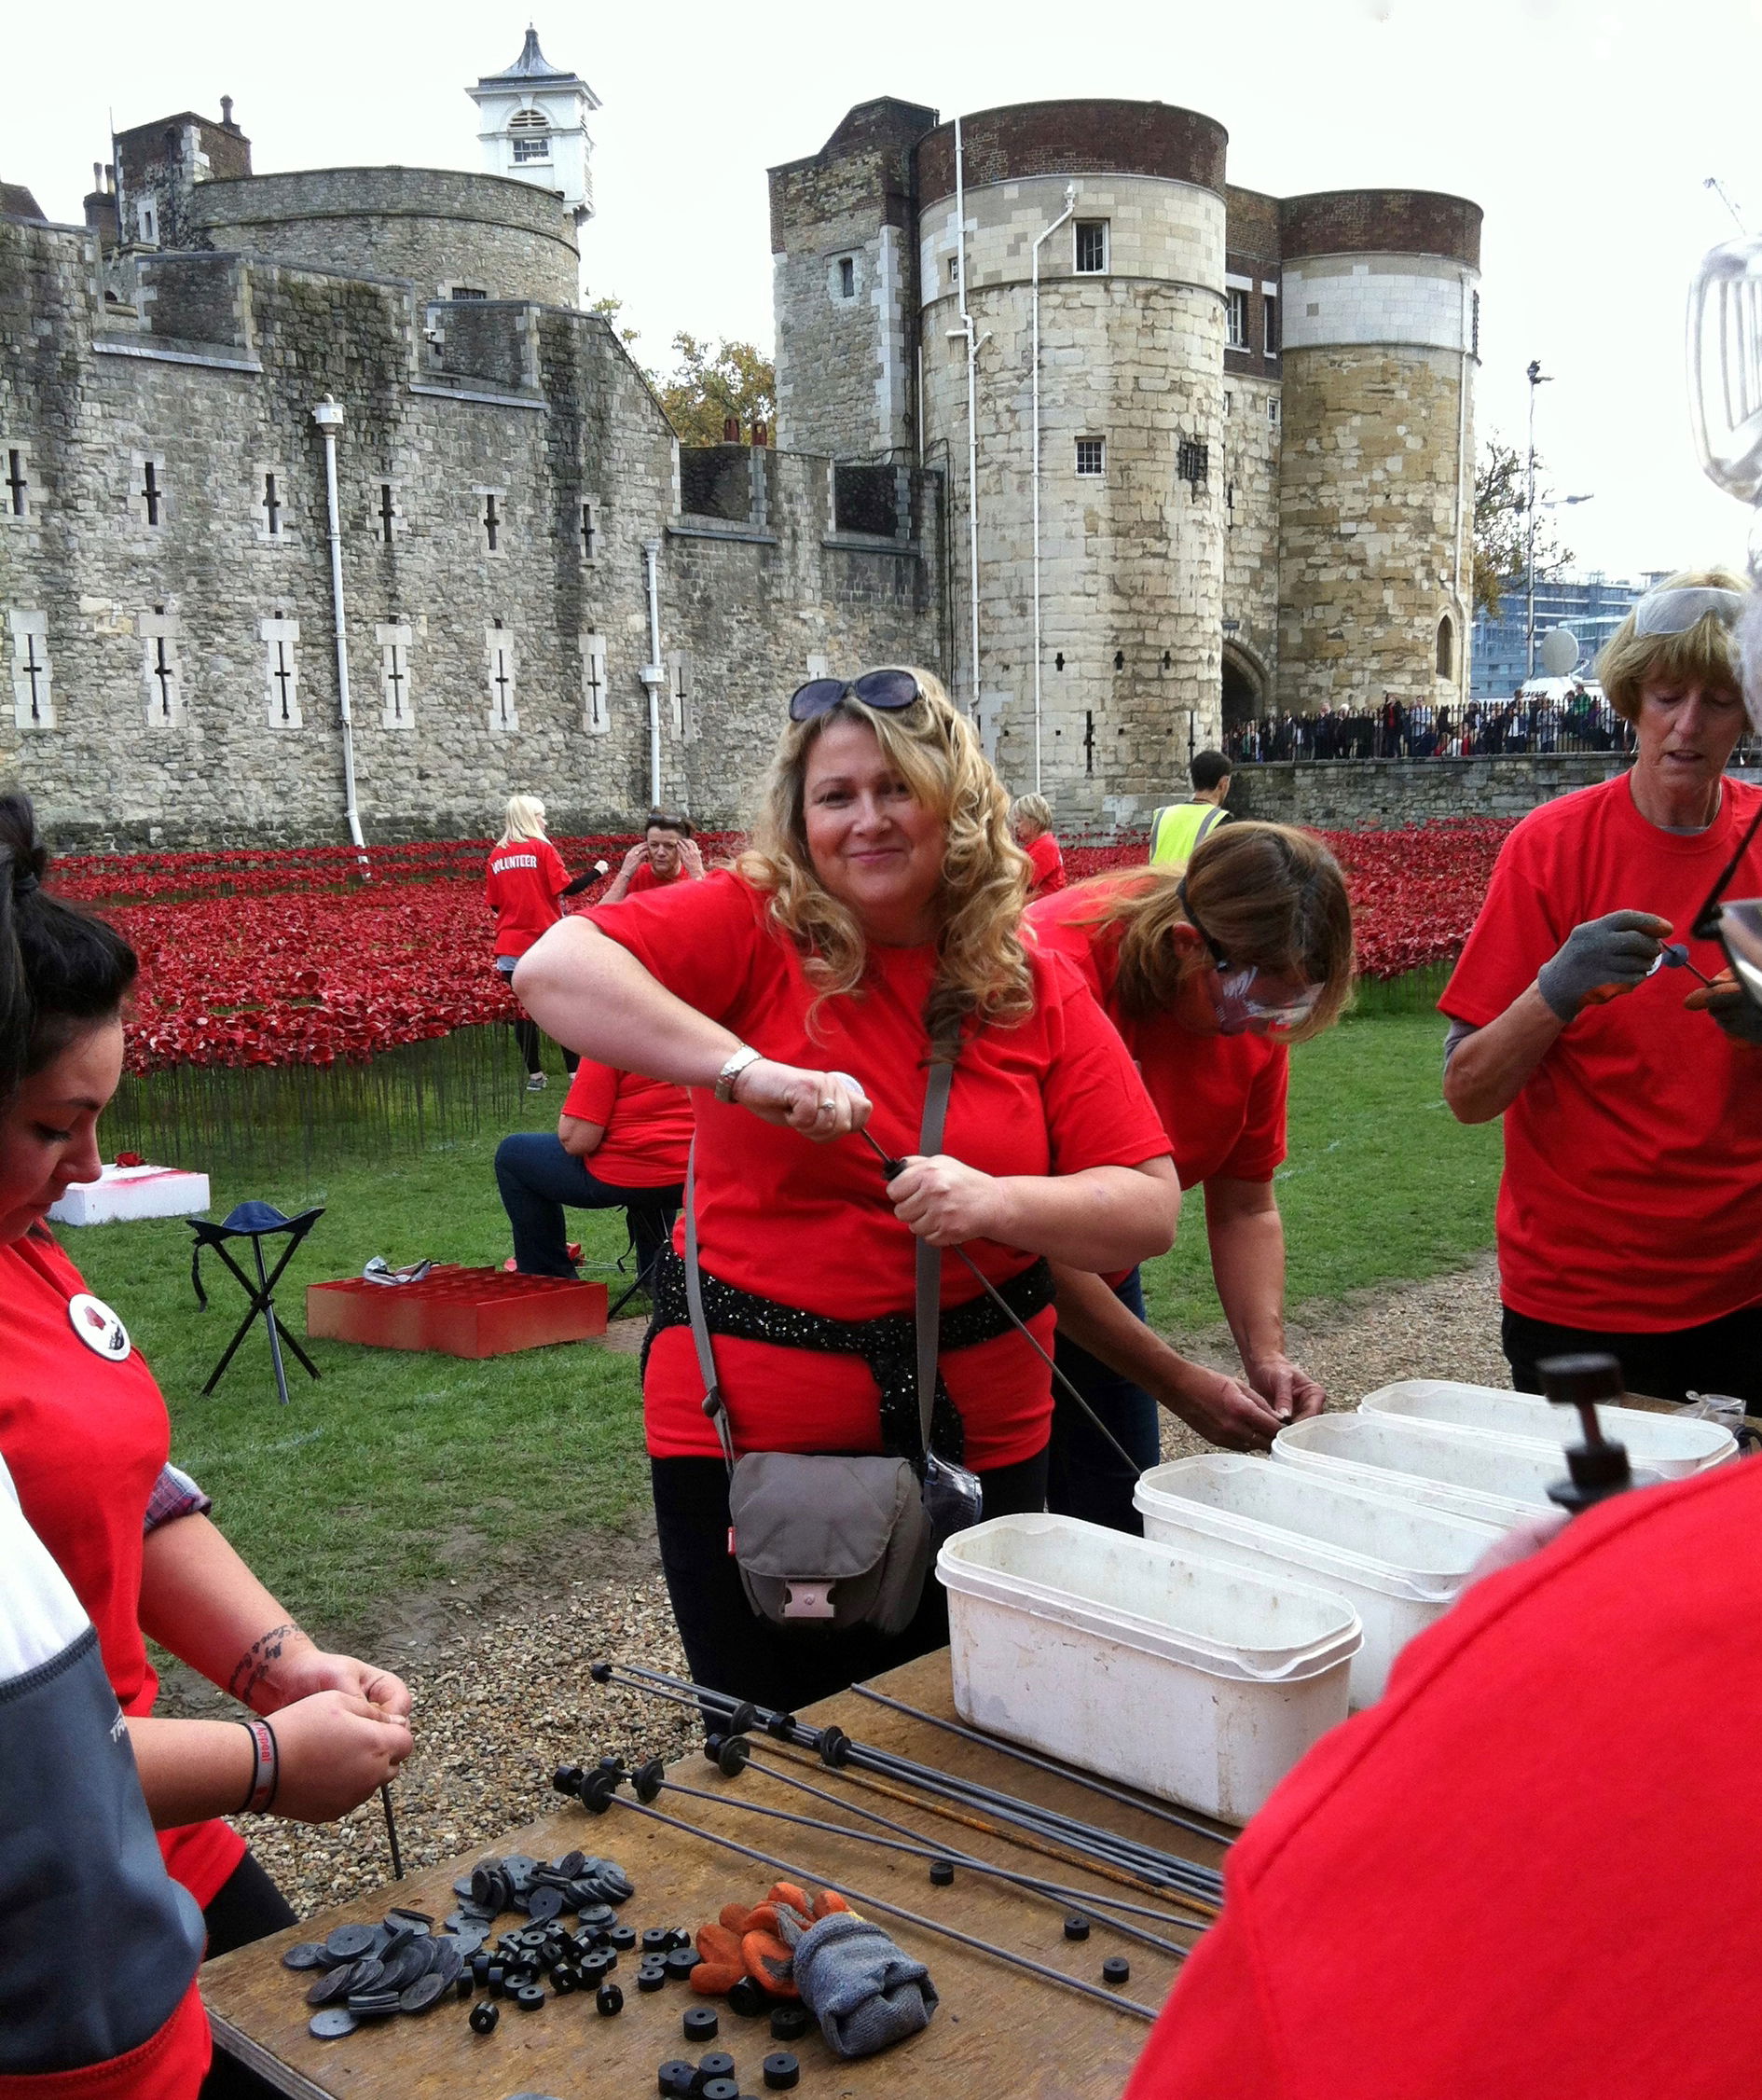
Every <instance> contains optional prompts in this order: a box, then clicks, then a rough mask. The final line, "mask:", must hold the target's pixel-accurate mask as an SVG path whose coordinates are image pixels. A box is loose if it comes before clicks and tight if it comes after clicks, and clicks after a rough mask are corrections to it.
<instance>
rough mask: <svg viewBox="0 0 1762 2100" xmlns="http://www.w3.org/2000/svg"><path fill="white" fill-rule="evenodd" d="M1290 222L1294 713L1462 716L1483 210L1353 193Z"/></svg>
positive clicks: (1287, 659) (1284, 638)
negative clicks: (1433, 708)
mask: <svg viewBox="0 0 1762 2100" xmlns="http://www.w3.org/2000/svg"><path fill="white" fill-rule="evenodd" d="M1280 215H1281V244H1282V248H1283V256H1284V274H1283V283H1284V297H1283V299H1282V300H1281V302H1280V303H1281V306H1282V308H1283V344H1282V358H1281V362H1282V364H1283V367H1284V389H1283V394H1284V399H1283V404H1282V411H1281V412H1282V415H1283V421H1284V430H1283V435H1282V443H1281V447H1280V460H1279V495H1280V504H1279V511H1280V532H1279V649H1278V657H1279V662H1278V693H1279V698H1280V701H1281V703H1282V704H1283V705H1285V706H1287V707H1289V708H1292V709H1295V710H1297V711H1299V712H1313V711H1314V710H1315V709H1316V708H1317V707H1319V706H1320V705H1321V703H1322V702H1323V701H1324V700H1326V701H1328V702H1329V703H1330V704H1331V705H1333V706H1336V707H1340V706H1375V705H1377V704H1379V703H1380V702H1381V700H1382V698H1383V695H1384V694H1385V693H1391V694H1393V695H1394V696H1395V698H1397V699H1398V700H1400V701H1402V702H1404V703H1407V704H1409V705H1411V704H1413V703H1415V702H1425V703H1432V702H1440V701H1441V702H1448V703H1454V702H1459V701H1461V700H1464V699H1466V698H1467V694H1468V663H1467V636H1468V622H1469V617H1470V601H1471V598H1472V594H1473V587H1472V581H1471V573H1472V561H1473V554H1472V532H1473V522H1474V406H1473V393H1474V367H1475V365H1476V363H1477V361H1478V338H1479V332H1480V321H1479V311H1480V295H1479V292H1478V291H1477V289H1476V287H1477V285H1478V284H1479V283H1480V206H1479V205H1477V204H1471V203H1469V202H1468V201H1467V200H1466V199H1464V198H1460V197H1441V196H1437V195H1434V194H1433V193H1431V192H1429V191H1425V190H1409V189H1369V190H1335V191H1329V192H1327V193H1325V194H1322V195H1319V196H1312V197H1292V198H1287V199H1286V200H1285V201H1284V203H1283V205H1282V206H1281V214H1280Z"/></svg>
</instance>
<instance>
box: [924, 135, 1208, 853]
mask: <svg viewBox="0 0 1762 2100" xmlns="http://www.w3.org/2000/svg"><path fill="white" fill-rule="evenodd" d="M1225 145H1226V133H1225V131H1224V129H1223V127H1222V126H1221V125H1220V124H1218V123H1215V122H1213V120H1212V119H1211V118H1210V117H1203V116H1200V115H1198V114H1197V113H1195V112H1194V111H1191V110H1186V109H1177V108H1173V107H1170V106H1167V105H1165V104H1161V103H1132V102H1101V101H1096V102H1060V103H1029V104H1019V105H1017V106H1015V107H1012V108H1006V109H995V110H985V111H983V112H981V113H980V114H979V115H977V116H974V117H967V118H965V119H964V120H963V122H962V125H961V149H962V174H963V176H964V185H963V187H964V192H965V215H966V228H965V240H966V256H965V266H966V284H967V307H968V311H969V312H970V315H971V318H972V325H973V331H974V336H975V339H976V340H977V343H978V345H979V348H978V352H977V376H976V383H975V389H974V391H975V394H976V397H977V405H978V412H977V416H976V419H975V420H976V423H977V453H978V477H977V479H978V488H977V501H978V511H979V533H978V541H979V592H978V596H979V621H978V625H979V651H978V665H977V675H976V677H975V674H974V665H973V661H972V649H971V643H970V628H971V620H970V614H971V605H970V595H969V591H970V568H969V535H968V504H969V502H970V497H971V494H972V490H970V476H969V471H968V457H969V448H968V416H967V399H968V373H967V347H966V342H965V339H964V336H963V334H962V332H961V330H960V324H959V313H958V310H959V303H960V302H959V297H958V288H959V261H960V256H959V240H960V228H959V227H958V226H957V214H956V199H955V191H956V166H955V135H954V128H953V126H952V125H943V127H942V128H941V129H940V130H938V131H934V132H932V133H931V134H930V136H929V138H927V139H926V140H925V141H924V142H923V144H922V145H921V146H920V147H919V149H918V156H917V160H918V188H919V194H920V197H921V200H922V203H921V207H920V213H919V227H920V237H921V254H920V263H919V274H920V278H921V283H922V293H923V302H924V303H923V367H924V426H925V440H926V454H925V457H926V463H927V464H930V465H935V466H940V467H943V469H944V471H945V472H946V475H947V486H948V489H949V506H948V517H949V538H950V542H951V546H952V549H953V552H954V560H953V564H952V569H953V574H952V578H951V582H952V589H951V593H950V606H949V611H950V622H949V624H950V628H951V630H952V638H953V650H952V654H953V656H954V661H955V667H956V674H957V690H958V691H959V693H960V695H961V697H962V698H963V699H965V700H967V701H968V702H969V703H971V702H972V701H973V699H974V698H975V696H976V698H977V705H978V712H979V717H980V725H981V728H982V730H983V732H984V737H985V740H986V742H987V743H988V744H989V745H990V747H991V748H992V750H993V751H994V753H995V754H996V758H997V763H998V767H1000V769H1001V770H1002V772H1003V774H1004V777H1005V778H1006V779H1007V780H1008V781H1010V782H1011V784H1012V786H1016V787H1021V788H1026V787H1032V786H1034V785H1035V783H1036V780H1037V777H1038V778H1039V781H1041V783H1042V784H1043V786H1044V787H1045V789H1046V791H1047V792H1048V793H1049V794H1053V796H1054V797H1055V804H1056V810H1057V815H1058V819H1059V822H1061V823H1072V822H1097V821H1104V820H1106V819H1107V818H1109V817H1112V816H1123V815H1126V814H1128V813H1129V812H1130V811H1131V810H1132V809H1133V808H1135V807H1137V808H1142V807H1143V805H1144V803H1145V802H1146V801H1148V800H1151V799H1156V798H1161V797H1165V796H1166V794H1167V793H1168V791H1169V789H1170V787H1171V785H1172V784H1173V783H1174V782H1175V781H1177V780H1178V779H1179V778H1180V777H1181V772H1182V768H1183V767H1184V766H1185V763H1186V760H1187V757H1188V755H1189V753H1190V750H1191V746H1192V743H1193V742H1194V741H1199V742H1210V741H1213V740H1215V739H1216V737H1217V735H1218V703H1219V690H1220V677H1221V661H1220V645H1221V639H1222V554H1223V516H1224V503H1223V490H1222V488H1221V486H1220V477H1219V476H1218V472H1217V470H1216V469H1217V462H1218V453H1219V439H1220V418H1221V412H1222V387H1223V361H1224V304H1223V296H1222V295H1223V278H1224V149H1225ZM1073 186H1074V187H1075V192H1076V194H1075V197H1074V200H1071V201H1070V204H1069V206H1068V211H1069V215H1068V216H1067V217H1066V219H1065V221H1064V223H1063V225H1062V226H1059V227H1058V228H1057V230H1056V231H1055V232H1053V233H1052V234H1050V235H1049V236H1048V237H1047V238H1046V239H1045V240H1044V242H1041V243H1040V246H1039V417H1040V474H1041V487H1040V562H1039V598H1040V629H1041V635H1042V642H1041V648H1040V653H1039V655H1040V663H1039V669H1040V687H1041V708H1040V719H1039V725H1038V728H1039V735H1038V738H1037V735H1036V728H1037V725H1036V721H1035V712H1034V688H1035V675H1034V674H1035V646H1034V634H1035V620H1034V566H1035V565H1034V530H1033V465H1034V444H1033V430H1034V392H1035V372H1034V356H1033V338H1032V323H1033V311H1032V297H1031V280H1032V276H1033V269H1034V256H1035V252H1036V241H1037V238H1038V237H1039V236H1040V235H1041V234H1042V233H1043V232H1045V230H1046V228H1049V227H1052V226H1053V225H1054V222H1056V221H1058V220H1059V218H1060V215H1061V214H1065V213H1066V212H1067V191H1069V190H1070V188H1071V187H1073ZM1037 745H1038V750H1037Z"/></svg>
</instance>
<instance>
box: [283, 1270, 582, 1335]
mask: <svg viewBox="0 0 1762 2100" xmlns="http://www.w3.org/2000/svg"><path fill="white" fill-rule="evenodd" d="M605 1331H606V1287H605V1285H604V1284H603V1283H582V1282H578V1281H576V1280H575V1279H574V1278H571V1277H563V1276H509V1275H508V1274H507V1273H506V1271H505V1270H502V1269H461V1268H459V1267H457V1266H455V1265H454V1264H451V1263H436V1264H435V1265H434V1268H432V1269H431V1270H430V1271H429V1272H428V1274H427V1275H426V1276H425V1277H424V1278H422V1280H421V1282H420V1283H369V1282H368V1281H367V1279H366V1278H365V1277H362V1276H351V1277H344V1278H342V1280H341V1281H340V1282H338V1283H309V1284H308V1285H307V1287H306V1332H307V1333H308V1334H310V1335H316V1336H320V1337H322V1338H323V1339H324V1340H325V1341H332V1342H365V1344H366V1345H367V1347H369V1348H376V1349H436V1350H438V1351H439V1352H440V1354H441V1355H443V1356H468V1357H486V1356H506V1355H507V1354H508V1353H509V1351H510V1350H512V1349H537V1348H543V1347H544V1346H545V1345H546V1344H547V1343H550V1342H585V1341H586V1340H588V1339H589V1338H590V1337H591V1336H592V1335H595V1334H603V1333H605Z"/></svg>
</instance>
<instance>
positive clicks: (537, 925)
mask: <svg viewBox="0 0 1762 2100" xmlns="http://www.w3.org/2000/svg"><path fill="white" fill-rule="evenodd" d="M568 882H569V870H568V869H567V868H566V867H565V866H564V865H563V857H562V855H561V854H560V853H559V852H558V850H557V849H556V847H555V846H553V845H552V844H551V842H550V840H549V839H548V838H519V839H515V840H513V841H512V842H511V843H510V844H508V845H506V846H498V847H497V848H496V850H495V851H494V852H493V853H491V854H490V856H489V872H488V873H487V874H486V876H485V877H484V891H483V893H484V900H485V902H486V903H487V904H488V905H489V909H490V910H491V911H492V912H494V914H495V919H496V933H495V944H496V953H497V954H498V955H524V954H525V953H526V951H527V949H528V948H530V946H532V943H533V942H534V941H536V940H537V939H538V937H539V935H540V934H541V933H544V932H545V931H546V930H547V929H548V928H550V927H552V926H555V925H556V923H557V921H558V919H560V918H561V917H562V916H563V910H562V906H561V905H560V904H559V903H558V898H560V897H561V895H562V893H563V891H564V889H565V888H566V887H567V885H568Z"/></svg>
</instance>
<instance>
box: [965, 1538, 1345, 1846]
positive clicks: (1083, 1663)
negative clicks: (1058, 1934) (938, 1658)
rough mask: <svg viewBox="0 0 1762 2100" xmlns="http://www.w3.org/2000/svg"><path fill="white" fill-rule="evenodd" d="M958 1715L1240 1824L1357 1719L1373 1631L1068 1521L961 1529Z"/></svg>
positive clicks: (1246, 1576) (1311, 1603)
mask: <svg viewBox="0 0 1762 2100" xmlns="http://www.w3.org/2000/svg"><path fill="white" fill-rule="evenodd" d="M936 1572H937V1575H938V1576H939V1577H940V1579H941V1581H942V1582H943V1586H944V1587H945V1588H946V1589H947V1591H948V1623H949V1647H950V1649H951V1651H952V1657H953V1664H954V1680H955V1705H956V1706H957V1708H958V1709H959V1712H960V1714H961V1717H962V1719H963V1720H967V1721H970V1722H971V1723H972V1724H973V1725H974V1726H975V1727H978V1728H987V1729H990V1730H991V1731H992V1732H993V1733H994V1734H998V1735H1004V1736H1007V1737H1009V1739H1010V1740H1011V1741H1012V1742H1016V1743H1026V1744H1030V1745H1032V1746H1033V1747H1034V1748H1037V1749H1040V1750H1045V1751H1047V1752H1049V1753H1050V1754H1051V1755H1053V1756H1054V1757H1061V1758H1065V1759H1067V1761H1068V1762H1071V1763H1072V1764H1079V1765H1081V1766H1083V1767H1084V1768H1085V1769H1086V1770H1088V1771H1092V1772H1099V1773H1102V1774H1105V1775H1107V1776H1108V1777H1109V1778H1113V1779H1120V1780H1123V1781H1125V1782H1126V1783H1127V1784H1128V1785H1131V1786H1135V1787H1141V1788H1143V1789H1145V1791H1146V1792H1148V1793H1152V1794H1157V1795H1160V1796H1161V1797H1162V1798H1163V1800H1165V1801H1177V1802H1182V1803H1186V1805H1187V1806H1188V1807H1190V1808H1197V1809H1199V1810H1200V1811H1201V1812H1202V1813H1203V1814H1204V1815H1207V1816H1216V1817H1224V1818H1226V1819H1228V1820H1230V1821H1232V1822H1240V1821H1242V1820H1244V1819H1245V1818H1246V1817H1249V1816H1252V1815H1253V1814H1254V1812H1255V1810H1256V1809H1257V1808H1259V1807H1260V1804H1261V1803H1262V1802H1264V1801H1265V1799H1266V1797H1267V1795H1268V1794H1269V1793H1271V1792H1272V1790H1273V1788H1274V1787H1275V1786H1276V1785H1277V1784H1278V1782H1279V1781H1280V1779H1282V1778H1283V1777H1284V1775H1286V1773H1287V1772H1288V1771H1289V1770H1290V1768H1291V1766H1292V1765H1293V1764H1295V1763H1296V1762H1297V1761H1298V1759H1299V1758H1301V1756H1302V1754H1303V1752H1304V1751H1305V1750H1307V1749H1308V1748H1310V1746H1311V1745H1312V1744H1313V1743H1315V1741H1316V1740H1317V1738H1318V1737H1320V1736H1322V1735H1324V1734H1327V1732H1328V1729H1330V1728H1332V1727H1333V1726H1334V1725H1335V1724H1336V1723H1337V1722H1339V1721H1342V1720H1344V1719H1345V1718H1346V1704H1347V1679H1348V1675H1349V1672H1350V1670H1351V1666H1352V1659H1353V1657H1354V1655H1356V1653H1357V1651H1358V1647H1359V1643H1360V1642H1361V1640H1362V1639H1363V1632H1362V1629H1361V1628H1360V1626H1359V1623H1358V1615H1357V1613H1356V1611H1354V1610H1353V1609H1352V1607H1351V1605H1350V1604H1348V1603H1347V1602H1346V1601H1345V1599H1344V1598H1343V1597H1340V1596H1330V1595H1329V1594H1328V1592H1327V1591H1325V1590H1320V1589H1316V1588H1315V1587H1313V1586H1312V1585H1311V1584H1309V1583H1307V1582H1289V1581H1286V1580H1284V1579H1282V1578H1281V1579H1280V1580H1277V1581H1272V1580H1269V1579H1268V1578H1266V1577H1265V1576H1262V1575H1255V1574H1251V1573H1249V1572H1248V1571H1247V1570H1246V1568H1236V1567H1232V1566H1229V1565H1227V1564H1226V1563H1225V1562H1223V1561H1221V1560H1218V1559H1215V1558H1212V1557H1209V1556H1207V1555H1204V1554H1197V1553H1179V1552H1177V1551H1176V1550H1175V1549H1174V1548H1172V1547H1169V1546H1163V1545H1158V1544H1156V1543H1155V1542H1154V1541H1153V1540H1145V1539H1135V1538H1132V1537H1130V1536H1129V1535H1128V1534H1127V1533H1125V1532H1122V1531H1108V1530H1104V1529H1103V1528H1102V1527H1100V1526H1099V1525H1094V1524H1083V1523H1081V1522H1080V1521H1079V1520H1078V1519H1077V1518H1075V1517H1066V1516H1000V1517H994V1518H993V1519H992V1520H991V1522H990V1523H988V1524H979V1525H975V1526H974V1527H973V1528H972V1529H971V1530H970V1531H960V1532H957V1533H956V1535H955V1536H954V1537H953V1538H952V1539H950V1540H948V1541H947V1542H946V1543H945V1544H944V1545H943V1549H942V1552H941V1554H939V1556H938V1558H937V1563H936Z"/></svg>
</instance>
